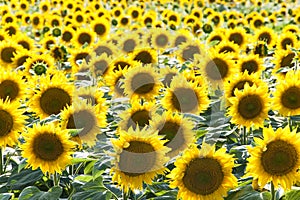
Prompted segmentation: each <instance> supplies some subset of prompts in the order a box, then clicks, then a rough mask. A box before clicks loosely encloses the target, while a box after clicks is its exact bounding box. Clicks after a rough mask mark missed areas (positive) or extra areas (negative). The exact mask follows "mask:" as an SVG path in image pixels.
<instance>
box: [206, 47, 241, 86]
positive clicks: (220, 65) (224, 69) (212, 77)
mask: <svg viewBox="0 0 300 200" xmlns="http://www.w3.org/2000/svg"><path fill="white" fill-rule="evenodd" d="M209 53H210V57H205V58H204V61H202V64H200V71H201V74H203V75H204V76H205V77H206V79H207V80H208V81H209V82H211V83H212V84H213V85H215V84H216V85H219V84H222V83H223V82H224V81H227V80H228V79H229V78H230V76H231V74H234V73H235V72H236V71H237V68H236V67H235V66H234V62H233V60H232V59H231V55H230V54H228V53H221V54H220V53H218V52H217V51H215V50H214V49H212V50H210V51H209Z"/></svg>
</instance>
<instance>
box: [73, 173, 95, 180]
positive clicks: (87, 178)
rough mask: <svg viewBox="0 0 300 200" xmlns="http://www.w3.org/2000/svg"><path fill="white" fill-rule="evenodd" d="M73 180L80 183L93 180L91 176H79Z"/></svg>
mask: <svg viewBox="0 0 300 200" xmlns="http://www.w3.org/2000/svg"><path fill="white" fill-rule="evenodd" d="M75 180H77V181H81V182H89V181H91V180H93V176H91V175H84V174H83V175H79V176H77V177H76V178H75Z"/></svg>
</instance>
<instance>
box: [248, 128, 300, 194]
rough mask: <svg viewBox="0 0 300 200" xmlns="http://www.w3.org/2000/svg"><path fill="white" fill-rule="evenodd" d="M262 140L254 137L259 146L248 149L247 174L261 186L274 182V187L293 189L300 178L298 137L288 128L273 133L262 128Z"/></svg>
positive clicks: (271, 130)
mask: <svg viewBox="0 0 300 200" xmlns="http://www.w3.org/2000/svg"><path fill="white" fill-rule="evenodd" d="M263 137H264V139H260V138H254V141H255V143H256V146H255V147H248V152H249V154H250V157H249V158H248V159H247V160H248V164H247V168H246V175H248V176H252V177H253V178H254V179H258V185H259V186H261V187H264V186H265V185H266V184H267V183H268V182H270V181H272V183H273V184H274V186H275V188H279V187H281V188H283V189H284V190H286V189H288V190H289V189H291V187H292V185H293V184H294V183H295V182H296V181H298V180H299V178H300V176H299V171H298V169H299V166H300V138H299V134H297V133H296V130H293V131H290V129H289V127H285V128H278V129H277V130H276V131H274V130H273V128H272V127H271V126H269V127H268V128H264V129H263Z"/></svg>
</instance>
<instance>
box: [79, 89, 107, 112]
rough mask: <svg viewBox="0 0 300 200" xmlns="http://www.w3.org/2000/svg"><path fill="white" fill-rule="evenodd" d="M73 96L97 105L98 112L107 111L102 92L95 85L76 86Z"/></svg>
mask: <svg viewBox="0 0 300 200" xmlns="http://www.w3.org/2000/svg"><path fill="white" fill-rule="evenodd" d="M74 98H79V99H82V100H85V101H87V102H88V103H90V104H92V105H93V106H96V105H99V106H100V108H101V109H100V112H107V105H105V103H106V99H105V98H104V93H103V91H101V90H100V89H99V88H98V87H96V86H89V87H79V88H76V90H75V94H74Z"/></svg>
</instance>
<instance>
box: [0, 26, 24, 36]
mask: <svg viewBox="0 0 300 200" xmlns="http://www.w3.org/2000/svg"><path fill="white" fill-rule="evenodd" d="M2 28H3V29H4V30H5V31H6V32H7V34H8V35H9V36H14V35H16V34H18V33H20V28H19V25H18V24H17V23H8V24H5V25H4V26H3V27H2Z"/></svg>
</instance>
